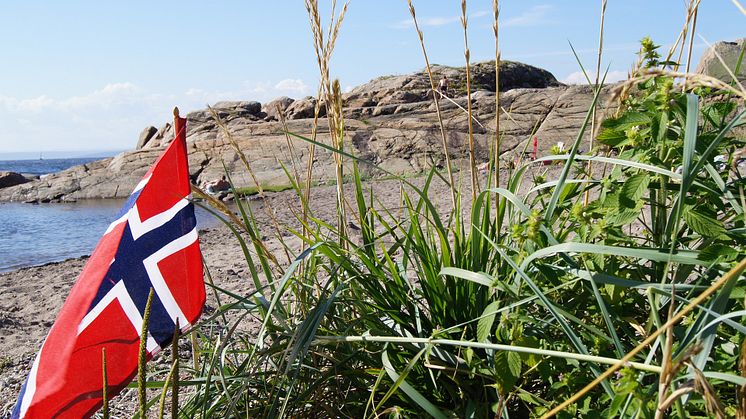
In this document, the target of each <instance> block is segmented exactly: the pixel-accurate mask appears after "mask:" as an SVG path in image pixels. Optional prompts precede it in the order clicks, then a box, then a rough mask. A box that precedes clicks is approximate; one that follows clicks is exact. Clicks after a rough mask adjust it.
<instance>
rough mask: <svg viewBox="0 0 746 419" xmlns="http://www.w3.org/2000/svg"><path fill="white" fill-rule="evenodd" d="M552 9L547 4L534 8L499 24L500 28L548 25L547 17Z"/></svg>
mask: <svg viewBox="0 0 746 419" xmlns="http://www.w3.org/2000/svg"><path fill="white" fill-rule="evenodd" d="M552 9H553V6H552V5H549V4H540V5H537V6H534V7H532V8H530V9H528V10H526V11H525V12H523V13H521V14H520V15H518V16H514V17H510V18H507V19H505V20H504V21H502V22H500V27H501V28H510V27H526V26H536V25H540V24H543V23H548V19H547V15H548V14H549V12H550V11H551V10H552Z"/></svg>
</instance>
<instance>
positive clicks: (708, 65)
mask: <svg viewBox="0 0 746 419" xmlns="http://www.w3.org/2000/svg"><path fill="white" fill-rule="evenodd" d="M745 44H746V38H741V39H739V40H737V41H735V42H727V41H720V42H717V43H715V44H713V45H712V46H711V47H710V48H708V49H707V51H705V53H704V54H703V55H702V58H700V60H699V64H698V65H697V70H696V72H697V73H699V74H705V75H708V76H711V77H715V78H717V79H720V80H722V81H724V82H726V83H730V82H732V81H733V76H732V75H731V74H732V73H734V72H735V70H736V66H737V64H738V58H739V56H740V55H741V51H742V50H743V48H744V45H745ZM744 61H745V62H743V63H742V64H741V68H740V71H739V72H738V74H736V77H738V79H739V80H741V81H744V80H746V59H744ZM723 64H725V66H724V65H723ZM726 66H727V69H726Z"/></svg>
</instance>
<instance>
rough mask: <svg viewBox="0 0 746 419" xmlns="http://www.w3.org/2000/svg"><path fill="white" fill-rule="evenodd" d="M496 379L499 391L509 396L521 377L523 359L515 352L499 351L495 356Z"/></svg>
mask: <svg viewBox="0 0 746 419" xmlns="http://www.w3.org/2000/svg"><path fill="white" fill-rule="evenodd" d="M495 372H496V374H495V379H496V381H497V382H496V383H495V384H496V385H497V389H498V390H499V391H500V393H502V394H507V393H508V392H509V391H511V390H512V389H513V387H514V386H515V383H516V382H517V381H518V377H520V375H521V357H520V355H518V354H517V353H515V352H508V351H498V352H497V353H496V354H495Z"/></svg>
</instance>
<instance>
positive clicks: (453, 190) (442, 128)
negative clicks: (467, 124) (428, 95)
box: [407, 0, 456, 210]
mask: <svg viewBox="0 0 746 419" xmlns="http://www.w3.org/2000/svg"><path fill="white" fill-rule="evenodd" d="M407 3H408V4H409V14H411V15H412V21H414V28H415V30H416V31H417V37H418V38H419V40H420V47H421V48H422V55H423V56H424V57H425V69H426V70H427V75H428V77H429V78H430V91H431V92H432V94H433V103H434V104H435V113H436V114H437V115H438V124H439V126H440V135H441V137H442V139H443V154H445V159H446V170H447V171H448V181H449V182H450V183H451V185H450V186H451V202H452V204H453V208H452V209H454V210H455V209H456V184H455V183H454V180H453V168H452V167H451V153H450V152H449V150H448V139H447V138H446V129H445V126H444V125H443V115H442V114H441V112H440V103H439V102H438V93H437V89H436V88H435V80H434V79H433V72H432V68H431V67H430V60H429V59H428V58H427V50H426V49H425V38H424V35H423V34H422V31H421V30H420V26H419V24H418V23H417V15H416V12H415V9H414V5H413V4H412V0H407Z"/></svg>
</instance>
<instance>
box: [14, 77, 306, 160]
mask: <svg viewBox="0 0 746 419" xmlns="http://www.w3.org/2000/svg"><path fill="white" fill-rule="evenodd" d="M311 90H312V89H311V88H310V87H309V86H308V85H307V84H306V83H305V82H304V81H303V80H301V79H285V80H279V81H272V82H269V81H263V82H254V81H246V82H244V83H243V84H242V85H240V86H238V87H237V88H236V89H235V90H232V91H209V90H203V89H198V88H191V89H187V90H184V91H182V92H177V93H159V92H152V91H148V90H147V89H145V88H143V87H141V86H138V85H136V84H134V83H130V82H121V83H110V84H107V85H105V86H104V87H102V88H101V89H97V90H94V91H91V92H89V93H87V94H82V95H76V96H70V97H64V98H54V97H51V96H49V95H41V96H38V97H33V98H18V97H11V96H1V95H0V126H2V127H3V135H2V136H0V150H2V151H4V152H13V151H29V150H36V151H52V150H84V149H129V148H133V147H134V145H135V143H136V142H137V135H138V134H139V132H140V130H142V128H144V127H146V126H148V125H155V126H160V125H161V124H163V123H164V122H166V121H167V120H168V119H169V118H168V116H169V109H171V108H172V107H173V106H174V105H178V106H179V108H181V109H182V110H183V111H184V112H185V113H186V112H190V111H192V110H196V109H201V108H204V107H205V105H206V104H211V103H215V102H217V101H221V100H258V101H260V102H267V101H269V100H272V99H274V98H276V97H279V96H290V97H295V98H300V97H303V96H306V95H308V94H309V93H311Z"/></svg>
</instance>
